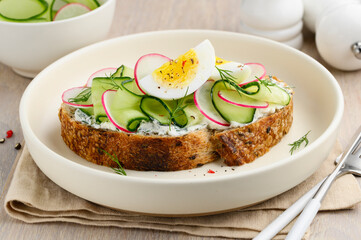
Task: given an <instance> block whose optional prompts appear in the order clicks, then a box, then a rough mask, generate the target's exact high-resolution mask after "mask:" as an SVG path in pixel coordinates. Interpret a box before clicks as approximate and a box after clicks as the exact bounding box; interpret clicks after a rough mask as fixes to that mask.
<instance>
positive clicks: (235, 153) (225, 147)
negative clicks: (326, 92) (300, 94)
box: [211, 101, 293, 166]
mask: <svg viewBox="0 0 361 240" xmlns="http://www.w3.org/2000/svg"><path fill="white" fill-rule="evenodd" d="M292 121H293V101H291V102H290V103H289V104H288V105H287V106H286V107H284V108H282V109H281V110H280V111H277V112H275V113H274V114H272V115H269V116H267V117H264V118H261V119H260V120H258V121H256V122H254V123H252V124H249V125H246V126H244V127H239V128H235V129H232V130H228V131H222V132H218V133H216V134H214V135H213V136H212V138H211V139H212V142H213V144H214V146H215V149H216V151H217V152H218V153H219V155H220V156H221V157H222V158H223V159H224V160H225V163H226V164H227V165H229V166H238V165H242V164H244V163H250V162H252V161H254V160H255V159H256V158H258V157H260V156H262V155H264V154H265V153H266V152H268V151H269V150H270V148H271V147H273V146H274V145H276V144H277V143H278V142H279V141H281V139H282V137H283V136H284V135H286V134H287V133H288V131H289V130H290V128H291V125H292Z"/></svg>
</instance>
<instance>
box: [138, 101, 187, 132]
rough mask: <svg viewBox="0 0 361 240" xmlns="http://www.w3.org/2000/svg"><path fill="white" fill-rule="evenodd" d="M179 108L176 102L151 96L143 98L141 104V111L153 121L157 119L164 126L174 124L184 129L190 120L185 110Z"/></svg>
mask: <svg viewBox="0 0 361 240" xmlns="http://www.w3.org/2000/svg"><path fill="white" fill-rule="evenodd" d="M178 107H180V106H179V103H178V102H177V101H176V100H173V101H163V100H161V99H159V98H157V97H153V96H149V95H146V96H143V98H142V101H141V102H140V109H141V110H142V111H143V112H144V113H145V114H146V115H147V116H149V117H150V118H151V119H156V120H157V121H158V122H159V123H160V124H162V125H170V124H171V123H174V124H175V125H176V126H178V127H181V128H183V127H185V126H186V125H187V123H188V118H187V115H186V113H185V112H184V110H183V109H180V108H178ZM177 108H178V110H176V109H177Z"/></svg>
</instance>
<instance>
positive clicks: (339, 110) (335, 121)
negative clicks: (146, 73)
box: [19, 29, 344, 184]
mask: <svg viewBox="0 0 361 240" xmlns="http://www.w3.org/2000/svg"><path fill="white" fill-rule="evenodd" d="M172 33H203V34H211V35H214V34H215V35H227V36H231V37H235V38H239V37H241V38H248V39H251V40H254V41H260V42H266V43H267V44H270V45H271V46H272V45H273V46H275V47H278V48H286V49H288V51H291V52H293V53H294V54H297V55H298V56H300V57H302V58H305V59H306V60H307V61H310V62H312V63H313V64H315V65H316V66H317V67H318V69H320V70H321V71H322V72H323V73H324V74H326V76H327V77H328V78H329V80H331V81H330V83H332V85H333V88H334V90H335V92H336V96H337V106H336V112H335V114H334V116H333V118H332V121H331V123H330V124H329V125H328V126H327V128H326V131H324V132H323V133H322V134H321V135H320V136H319V137H318V138H317V139H315V140H314V141H313V142H311V143H310V144H309V145H308V146H307V148H304V149H301V150H300V151H299V152H297V153H295V154H294V155H292V156H289V157H286V158H282V159H280V160H278V161H276V162H274V163H271V164H267V165H265V166H260V167H258V168H256V169H250V170H247V171H246V172H238V173H234V174H231V175H222V176H217V177H214V178H213V177H212V178H194V179H193V178H192V179H190V178H180V179H168V178H167V179H161V178H144V177H139V176H126V177H123V178H121V177H120V176H118V175H117V174H114V173H111V172H104V171H101V170H98V169H95V168H91V167H88V166H84V165H81V164H78V163H76V162H74V161H71V160H70V159H68V158H66V157H64V156H62V155H60V154H58V153H56V152H54V151H52V150H51V149H49V148H48V147H47V146H46V145H45V144H44V143H43V142H42V141H41V140H40V139H38V138H37V137H36V134H35V132H34V131H33V129H32V128H31V124H30V123H29V121H25V119H26V118H25V116H26V99H27V98H28V95H30V94H31V91H32V89H33V88H35V87H36V84H37V83H38V82H40V81H41V79H42V77H43V75H46V74H47V73H48V72H49V71H51V70H52V69H53V68H54V67H56V66H57V65H59V64H61V63H62V62H66V61H67V60H68V59H69V58H72V57H74V56H77V55H81V54H83V53H84V52H87V51H92V49H94V48H98V47H99V46H101V45H108V44H111V43H113V42H117V41H121V40H124V39H127V38H128V39H131V38H139V37H146V36H151V35H160V34H172ZM343 99H344V98H343V94H342V91H341V88H340V86H339V84H338V82H337V80H336V79H335V78H334V76H333V75H332V74H331V73H330V72H329V71H328V70H327V69H326V68H325V67H324V66H323V65H322V64H320V63H319V62H318V61H316V60H315V59H313V58H312V57H310V56H309V55H307V54H305V53H303V52H301V51H299V50H296V49H294V48H292V47H289V46H286V45H284V44H281V43H278V42H275V41H272V40H269V39H265V38H261V37H257V36H252V35H247V34H242V33H236V32H229V31H222V30H206V29H177V30H160V31H148V32H141V33H134V34H129V35H124V36H119V37H115V38H111V39H107V40H104V41H100V42H97V43H94V44H91V45H88V46H86V47H83V48H80V49H78V50H75V51H73V52H71V53H69V54H67V55H66V56H64V57H62V58H60V59H58V60H57V61H55V62H53V63H52V64H50V65H49V66H47V67H46V68H45V69H44V70H42V71H41V72H40V73H39V74H38V75H37V76H36V77H35V78H34V79H33V80H32V82H31V83H30V84H29V85H28V87H27V88H26V90H25V91H24V94H23V96H22V98H21V101H20V107H19V113H20V122H21V126H22V129H23V132H24V129H27V130H28V131H29V132H30V133H31V135H32V136H31V137H32V141H37V145H38V146H39V147H41V148H42V149H43V150H44V151H47V152H50V153H51V154H54V155H55V156H56V157H58V158H59V159H61V160H62V161H63V162H64V164H67V165H69V166H70V167H76V168H78V170H80V171H85V172H88V173H91V174H95V175H99V176H101V177H105V178H110V179H114V180H117V181H125V182H128V181H129V182H137V183H146V184H184V183H189V182H192V183H204V182H207V183H208V182H219V181H223V180H224V181H228V180H231V179H233V178H243V177H247V176H249V175H254V174H262V173H264V172H268V171H272V170H273V169H276V168H278V167H279V166H281V165H284V164H287V163H288V162H292V161H295V160H296V159H298V158H301V157H302V156H303V155H306V154H307V153H308V152H309V151H312V150H315V148H317V147H319V146H320V144H322V143H323V142H324V141H325V139H327V138H329V137H330V136H331V135H332V134H333V133H334V132H335V131H336V130H337V129H338V126H339V125H340V123H341V120H342V116H343V111H344V102H343ZM55 156H54V157H55ZM34 161H35V162H36V159H34ZM154 172H156V171H154Z"/></svg>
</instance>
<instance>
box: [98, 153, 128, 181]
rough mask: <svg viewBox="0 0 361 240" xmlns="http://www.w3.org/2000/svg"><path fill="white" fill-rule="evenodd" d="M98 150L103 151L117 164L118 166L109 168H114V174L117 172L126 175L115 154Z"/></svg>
mask: <svg viewBox="0 0 361 240" xmlns="http://www.w3.org/2000/svg"><path fill="white" fill-rule="evenodd" d="M100 150H101V151H103V152H104V153H105V154H107V155H108V156H109V157H110V159H111V160H112V161H113V162H115V163H116V164H118V168H113V167H110V168H111V169H113V170H114V172H115V173H116V174H119V175H122V176H127V173H126V172H125V170H124V168H123V167H122V165H121V164H120V162H119V160H118V157H117V156H116V155H115V154H114V155H111V154H110V153H108V152H107V151H105V150H103V149H100Z"/></svg>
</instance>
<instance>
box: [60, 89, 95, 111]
mask: <svg viewBox="0 0 361 240" xmlns="http://www.w3.org/2000/svg"><path fill="white" fill-rule="evenodd" d="M87 90H88V91H90V88H88V87H74V88H70V89H68V90H66V91H64V92H63V95H62V96H61V98H62V100H63V103H65V104H67V105H70V106H74V107H79V108H88V107H93V104H91V97H90V95H89V96H88V100H86V101H81V102H78V103H75V102H72V98H75V97H77V96H78V95H79V94H80V93H82V92H84V91H87ZM89 94H91V93H89Z"/></svg>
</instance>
